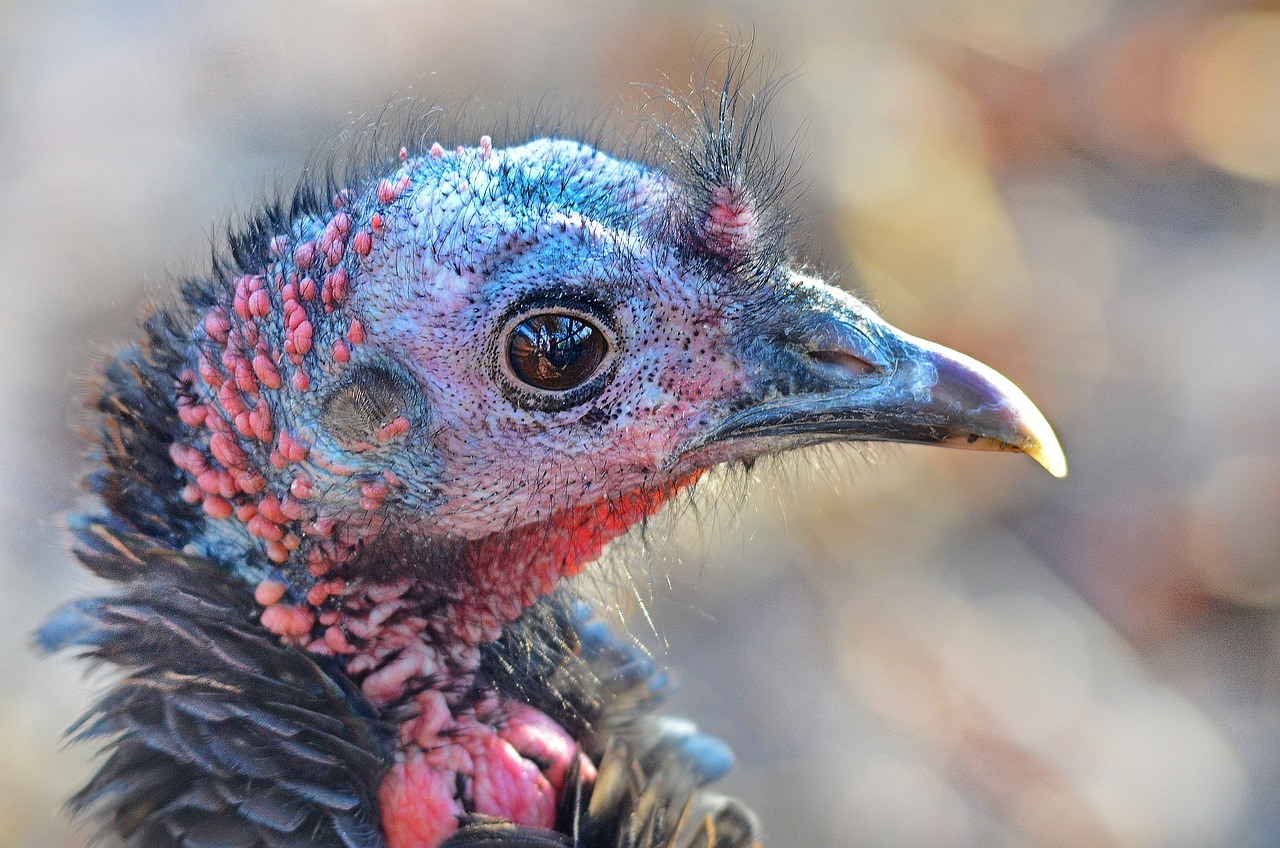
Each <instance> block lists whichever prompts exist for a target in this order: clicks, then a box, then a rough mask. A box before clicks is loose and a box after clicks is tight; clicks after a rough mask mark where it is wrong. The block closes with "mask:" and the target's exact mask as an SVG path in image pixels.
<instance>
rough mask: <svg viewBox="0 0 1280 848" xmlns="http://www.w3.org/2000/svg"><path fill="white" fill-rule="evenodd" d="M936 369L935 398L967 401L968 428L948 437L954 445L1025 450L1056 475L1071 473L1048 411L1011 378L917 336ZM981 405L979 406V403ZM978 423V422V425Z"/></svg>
mask: <svg viewBox="0 0 1280 848" xmlns="http://www.w3.org/2000/svg"><path fill="white" fill-rule="evenodd" d="M912 341H913V342H914V343H915V344H917V345H919V346H920V347H921V348H922V349H924V350H925V351H927V352H928V357H929V359H930V360H931V361H932V363H933V364H934V366H935V367H936V368H937V373H938V378H939V379H938V383H937V384H935V387H934V396H935V400H940V401H942V402H943V403H944V404H945V403H946V402H947V401H948V400H954V401H956V402H957V404H958V405H959V406H961V407H964V406H968V407H969V410H968V412H969V414H968V415H963V416H958V420H966V419H967V423H968V425H969V427H966V428H965V429H968V430H969V432H968V433H965V432H963V431H961V432H957V433H956V434H955V435H952V436H951V437H949V438H947V439H944V440H943V443H944V444H946V445H947V446H949V447H959V448H968V449H971V450H999V451H1021V452H1022V453H1025V454H1026V455H1027V456H1029V457H1031V458H1032V459H1034V460H1035V461H1036V462H1038V463H1039V464H1040V465H1041V466H1042V467H1043V468H1044V469H1045V470H1046V471H1048V472H1049V473H1050V474H1052V475H1053V476H1054V477H1059V478H1061V477H1066V476H1067V456H1066V454H1065V453H1064V452H1063V450H1062V444H1061V443H1060V442H1059V441H1058V437H1057V435H1056V434H1055V433H1054V432H1053V427H1051V426H1050V425H1049V422H1048V420H1046V419H1045V417H1044V413H1042V412H1041V411H1040V409H1039V408H1038V407H1037V406H1036V405H1035V404H1034V403H1032V402H1031V399H1030V398H1029V397H1027V395H1026V393H1025V392H1023V391H1022V389H1020V388H1018V387H1017V385H1015V384H1014V382H1013V381H1012V380H1010V379H1009V378H1008V377H1006V376H1004V375H1003V374H1001V373H1000V372H999V371H996V370H995V369H994V368H992V367H991V366H989V365H986V364H985V363H982V362H979V361H978V360H976V359H974V358H972V357H970V356H966V355H965V354H963V353H959V352H957V351H954V350H951V349H950V348H946V347H943V346H942V345H938V344H934V343H933V342H928V341H925V340H923V339H912ZM975 407H976V408H975ZM975 425H976V426H975Z"/></svg>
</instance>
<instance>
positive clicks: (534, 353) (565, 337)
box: [507, 312, 609, 392]
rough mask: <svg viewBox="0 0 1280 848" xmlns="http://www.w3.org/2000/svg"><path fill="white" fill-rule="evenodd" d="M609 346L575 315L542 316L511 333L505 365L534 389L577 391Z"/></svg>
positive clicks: (601, 360) (528, 320)
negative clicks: (507, 363) (506, 363)
mask: <svg viewBox="0 0 1280 848" xmlns="http://www.w3.org/2000/svg"><path fill="white" fill-rule="evenodd" d="M608 352H609V342H608V340H607V339H606V338H605V335H604V332H603V331H601V329H600V328H599V327H597V326H596V325H595V324H592V323H591V322H590V321H588V320H586V319H585V318H582V317H580V316H577V315H571V314H568V313H565V312H543V313H540V314H538V315H531V316H529V317H528V318H526V319H524V320H523V321H521V322H520V323H519V324H517V325H516V326H515V328H514V329H512V331H511V335H510V336H509V337H508V340H507V361H508V362H509V363H510V364H511V371H512V372H513V373H514V374H515V375H516V377H517V378H519V379H520V380H521V381H522V382H524V383H526V384H528V385H530V386H532V387H533V388H535V389H542V390H544V391H549V392H564V391H568V390H570V389H576V388H577V387H578V386H581V385H582V384H583V383H585V382H586V381H587V380H589V379H591V377H592V375H594V374H595V373H596V371H598V370H599V368H600V363H601V362H603V361H604V358H605V355H606V354H607V353H608Z"/></svg>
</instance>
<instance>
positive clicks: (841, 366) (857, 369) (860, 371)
mask: <svg viewBox="0 0 1280 848" xmlns="http://www.w3.org/2000/svg"><path fill="white" fill-rule="evenodd" d="M805 355H806V356H808V357H809V359H810V360H811V361H812V362H815V363H817V364H818V365H820V366H822V367H823V369H824V370H827V371H829V372H832V373H833V374H835V375H836V376H840V377H844V378H845V379H850V378H856V377H865V376H866V375H868V374H873V373H875V371H876V370H877V369H876V366H874V365H872V364H871V363H870V362H867V361H866V360H865V359H862V358H861V357H857V356H854V355H853V354H852V353H849V352H848V351H843V350H810V351H807V352H806V354H805Z"/></svg>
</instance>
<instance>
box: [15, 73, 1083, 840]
mask: <svg viewBox="0 0 1280 848" xmlns="http://www.w3.org/2000/svg"><path fill="white" fill-rule="evenodd" d="M698 103H700V104H701V105H694V106H692V107H689V110H688V111H689V114H691V115H694V116H696V117H697V120H696V121H694V122H692V124H693V128H692V129H691V130H690V131H689V132H688V133H687V135H680V134H677V133H671V134H670V136H669V137H668V138H667V139H665V141H664V143H662V144H660V145H659V146H658V147H657V148H656V152H655V153H654V154H653V155H650V156H648V157H647V161H646V162H640V161H632V160H629V159H626V158H620V157H615V156H612V155H609V154H608V153H606V152H603V151H602V150H601V149H598V147H596V146H592V145H588V144H585V143H582V142H579V141H575V140H573V139H571V138H565V137H554V136H553V137H535V138H532V139H525V140H519V139H516V140H512V143H510V144H509V145H508V146H505V147H503V146H495V145H494V144H493V142H492V140H491V139H490V138H489V137H488V136H481V137H480V138H478V140H477V142H476V143H475V144H474V145H470V146H469V145H463V146H451V147H445V146H444V145H443V144H442V143H441V142H440V141H437V140H434V139H432V138H426V139H423V140H421V141H420V143H415V144H409V145H407V147H406V148H404V149H401V150H400V152H399V155H398V156H395V155H392V156H389V157H387V158H386V159H385V160H380V161H377V162H374V163H373V164H369V165H365V166H361V167H357V168H353V169H350V170H349V171H348V172H347V173H346V174H345V175H344V176H342V177H340V178H333V179H331V180H329V181H327V182H321V183H319V184H317V183H308V184H304V185H302V186H301V187H300V188H299V189H298V190H297V191H296V192H295V193H294V194H293V195H292V196H291V197H289V198H287V199H285V200H281V201H278V202H275V203H270V204H267V205H265V206H264V207H263V208H261V209H260V210H258V211H257V212H256V214H255V215H254V216H253V217H252V218H251V220H250V221H249V222H248V223H247V224H245V225H243V226H240V227H238V228H235V229H234V230H233V232H231V234H230V235H229V236H228V237H227V238H226V241H225V245H224V247H223V248H221V249H220V250H219V251H218V252H217V253H216V254H215V257H214V259H213V262H212V266H211V268H210V269H209V271H208V273H207V274H206V275H204V276H201V277H198V278H193V279H188V280H185V281H183V282H182V283H181V287H180V288H181V291H180V294H179V296H178V297H177V298H176V300H175V302H174V303H173V304H172V305H168V306H164V307H161V308H158V309H156V310H155V311H154V312H152V314H150V315H149V317H147V319H146V321H145V325H144V329H143V331H142V333H141V338H140V339H139V340H138V341H137V342H136V343H135V344H134V345H132V346H130V347H128V348H126V349H125V350H123V351H122V352H121V353H119V354H118V355H116V356H115V357H114V359H113V360H112V361H111V362H110V363H109V364H108V365H107V367H106V369H105V373H104V374H103V376H102V379H101V381H100V383H99V385H98V388H97V391H96V393H95V395H94V397H93V398H92V399H91V406H92V408H93V410H94V412H95V414H96V422H97V423H96V425H95V426H96V436H97V439H96V444H95V447H94V452H93V455H92V460H93V463H94V466H93V469H92V471H91V472H90V473H89V474H88V476H87V478H86V487H87V489H88V490H89V491H90V492H91V493H92V494H93V495H94V496H95V498H96V501H97V503H98V504H99V506H98V507H96V508H95V509H93V510H91V511H89V512H87V513H85V514H83V515H80V516H78V517H76V518H74V519H73V521H72V526H73V530H74V533H75V536H76V538H77V546H76V554H77V556H78V557H79V558H80V560H81V561H82V562H83V563H84V564H85V566H87V568H88V569H89V570H90V571H92V572H93V573H94V574H96V575H98V576H99V577H101V578H103V579H104V580H106V581H108V582H109V584H110V585H111V589H110V591H109V592H107V593H105V594H103V595H102V596H101V597H94V598H89V599H85V600H82V601H79V602H77V603H74V604H72V605H70V606H68V607H66V608H64V609H63V610H61V611H60V612H58V613H56V614H55V615H54V617H53V618H52V619H51V620H50V621H49V623H48V624H47V625H45V627H44V628H43V629H42V630H41V631H40V633H39V637H38V638H39V641H40V644H41V646H42V647H43V648H44V649H45V650H47V651H58V650H71V651H75V652H78V653H80V654H82V655H84V656H86V657H87V658H89V659H90V660H91V661H92V662H94V663H99V664H104V665H106V666H109V667H113V668H115V669H117V670H118V671H119V680H118V682H117V683H115V684H114V686H113V687H112V688H111V689H110V690H109V691H108V692H107V694H106V695H105V696H104V697H103V698H102V699H101V700H100V701H99V702H98V703H97V704H96V705H95V706H94V707H93V708H92V709H91V711H90V712H89V713H88V714H87V715H86V716H85V717H84V718H83V719H82V720H81V721H80V722H79V723H78V725H77V726H76V727H75V728H73V731H72V732H73V734H74V735H75V736H76V737H77V738H80V739H85V740H92V741H93V742H94V743H96V744H98V745H99V746H101V747H102V748H103V757H104V758H103V761H102V764H101V767H100V769H99V770H98V772H97V773H96V775H94V777H93V778H92V779H91V780H90V781H89V783H88V785H86V786H85V787H84V788H83V789H82V790H81V791H80V792H79V793H78V794H77V795H76V796H75V797H74V798H73V800H72V808H73V809H74V810H75V811H77V812H80V813H84V814H87V815H91V816H92V817H93V818H94V819H95V820H96V822H97V824H98V826H99V828H100V829H99V838H100V839H101V840H102V841H103V842H104V843H105V844H110V845H124V846H138V848H142V846H146V848H153V847H154V846H186V848H255V847H256V846H261V848H285V847H286V846H346V848H378V847H380V846H387V848H437V847H438V846H448V848H560V846H581V848H694V847H695V846H699V847H700V848H701V847H702V846H705V847H706V848H711V847H712V846H715V848H745V846H750V845H754V844H756V843H757V842H758V840H759V836H758V827H757V825H756V823H755V820H754V818H753V817H752V815H751V813H750V812H749V811H748V810H747V809H746V808H745V807H744V806H743V805H741V804H740V803H738V802H736V801H734V800H731V799H728V798H725V797H722V796H719V795H716V794H714V793H712V792H710V791H708V790H707V789H706V788H705V787H706V786H707V784H708V783H710V782H711V781H713V780H715V779H716V778H717V777H719V776H720V775H722V774H723V773H724V772H725V771H726V770H727V769H728V768H729V767H730V765H731V763H732V755H731V754H730V752H729V751H728V750H727V749H726V748H725V746H724V745H723V744H722V743H720V742H718V741H717V740H715V739H713V738H710V737H708V736H706V735H703V734H700V733H699V732H698V731H697V730H696V728H695V727H694V726H693V725H692V724H690V723H688V722H686V721H683V720H680V719H675V718H671V717H667V716H664V715H662V714H661V713H660V712H659V709H658V708H659V707H660V705H661V704H662V702H663V700H664V698H665V697H666V695H667V694H668V693H669V691H670V688H671V684H670V682H669V680H668V678H667V676H666V673H665V672H664V670H663V669H661V668H660V667H659V666H658V665H657V664H656V663H655V662H654V661H653V660H652V659H651V658H649V656H648V655H647V654H646V653H645V652H644V651H643V650H641V649H640V648H639V647H638V646H637V645H636V644H634V643H633V642H632V641H631V640H630V639H628V638H627V637H625V636H623V635H620V634H618V633H615V632H614V630H613V629H611V627H610V626H608V625H607V624H605V623H603V622H602V621H600V620H597V619H596V618H595V617H594V616H593V613H592V611H591V609H590V608H589V607H588V606H586V605H585V604H584V603H583V602H581V601H580V600H577V599H575V597H574V596H573V595H572V594H570V593H569V592H568V591H566V590H565V589H564V588H562V587H561V586H560V583H561V581H562V580H564V579H565V578H568V577H572V576H573V575H576V574H578V573H579V572H581V571H582V570H583V569H584V568H586V567H587V566H589V565H590V563H591V562H592V561H593V560H595V559H596V558H597V557H598V556H599V555H600V554H601V552H602V550H603V549H604V548H605V546H606V545H608V544H609V543H610V542H611V541H612V540H614V539H616V538H618V537H620V536H622V535H623V534H625V533H627V532H628V531H629V530H630V529H631V528H633V527H635V526H636V525H637V524H639V523H641V522H644V521H645V520H646V519H647V518H648V517H650V516H652V515H653V514H654V513H655V512H657V511H658V510H660V509H661V508H662V507H663V504H664V503H666V502H667V501H669V500H670V499H671V498H672V497H673V496H675V495H676V494H677V493H679V492H682V491H685V490H689V489H690V488H691V487H694V486H696V485H697V483H698V480H699V478H700V477H701V476H702V475H703V474H704V473H705V472H707V471H708V470H709V469H712V468H713V467H715V466H718V465H722V464H725V463H737V464H750V463H752V462H754V461H755V460H757V459H759V458H761V457H763V456H768V455H773V454H777V453H779V452H782V451H789V450H794V449H798V448H804V447H809V446H814V445H820V444H824V443H829V442H834V441H840V442H872V441H891V442H916V443H926V444H935V445H946V446H951V447H960V448H971V449H980V450H1001V451H1021V452H1023V453H1026V454H1028V455H1030V456H1031V457H1032V458H1033V459H1035V460H1036V461H1037V462H1039V463H1040V464H1041V465H1043V466H1044V467H1045V468H1046V469H1048V470H1049V471H1050V472H1051V473H1053V474H1054V475H1055V476H1062V475H1063V474H1065V473H1066V463H1065V459H1064V457H1063V453H1062V450H1061V448H1060V447H1059V445H1058V442H1057V439H1056V437H1055V436H1054V434H1053V431H1052V430H1051V428H1050V427H1049V425H1048V424H1047V423H1046V421H1045V419H1044V417H1043V416H1042V415H1041V414H1040V413H1039V411H1037V409H1036V408H1035V406H1033V405H1032V404H1031V402H1030V401H1029V400H1028V399H1027V398H1026V396H1025V395H1024V394H1023V393H1022V392H1021V391H1019V390H1018V389H1017V388H1016V387H1015V386H1014V385H1013V384H1012V383H1011V382H1010V381H1009V380H1007V379H1005V378H1004V377H1002V376H1000V375H999V374H997V373H996V372H995V371H993V370H992V369H990V368H988V367H986V366H984V365H982V364H980V363H978V362H976V361H974V360H972V359H970V358H968V357H966V356H964V355H962V354H959V353H956V352H954V351H951V350H948V349H946V348H944V347H941V346H939V345H936V344H932V343H930V342H927V341H924V340H921V339H918V338H914V337H912V336H910V335H907V334H906V333H904V332H901V331H899V330H897V329H895V328H894V327H892V326H890V325H889V324H888V323H886V322H885V321H883V320H882V319H881V318H879V317H878V316H877V315H876V314H875V313H874V311H873V310H872V309H871V308H869V307H868V306H867V305H866V304H864V303H863V302H861V301H859V300H858V299H856V298H855V297H853V296H851V295H849V294H847V293H845V292H844V291H842V290H840V289H837V288H835V287H833V286H831V285H828V284H827V283H825V282H823V281H822V280H820V279H817V278H816V277H815V276H814V275H813V274H812V272H810V271H809V270H807V268H806V266H805V265H804V264H803V263H802V262H801V260H800V259H798V258H797V257H796V256H795V255H794V253H793V251H792V249H791V247H790V246H789V242H788V235H789V230H790V229H792V228H793V219H792V216H791V215H790V213H789V211H788V206H787V198H788V197H789V196H790V195H791V193H792V192H791V188H790V186H789V184H788V183H787V180H788V178H789V171H790V169H788V168H787V167H785V166H784V165H783V164H781V163H780V159H779V157H778V156H777V155H776V152H775V151H774V150H773V148H772V145H771V144H770V143H769V141H768V138H769V136H768V133H767V128H766V126H765V122H764V109H763V98H762V97H759V96H756V95H753V94H752V93H750V92H747V91H745V90H744V88H743V87H742V86H741V85H740V83H739V78H738V77H735V76H733V75H730V76H729V77H728V78H727V79H726V81H725V83H724V85H723V87H722V88H721V87H716V89H715V90H714V93H713V94H712V95H710V96H708V97H705V98H703V99H702V100H700V101H699V100H697V99H696V98H695V104H698Z"/></svg>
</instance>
